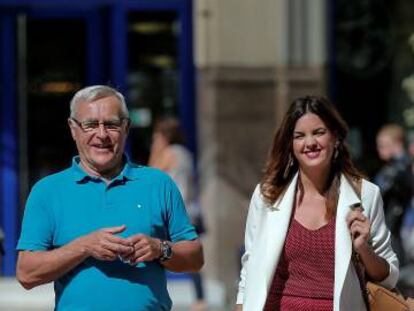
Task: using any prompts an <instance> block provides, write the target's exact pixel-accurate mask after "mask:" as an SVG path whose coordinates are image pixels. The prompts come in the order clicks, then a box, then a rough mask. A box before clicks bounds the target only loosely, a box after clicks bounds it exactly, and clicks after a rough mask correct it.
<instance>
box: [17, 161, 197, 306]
mask: <svg viewBox="0 0 414 311" xmlns="http://www.w3.org/2000/svg"><path fill="white" fill-rule="evenodd" d="M120 225H126V230H125V231H124V232H122V233H120V235H121V236H123V237H128V236H131V235H134V234H138V233H143V234H146V235H149V236H152V237H157V238H160V239H165V240H170V241H172V242H178V241H182V240H193V239H196V238H197V234H196V233H195V230H194V227H193V226H192V225H191V223H190V220H189V217H188V215H187V213H186V210H185V207H184V203H183V200H182V198H181V195H180V192H179V190H178V188H177V187H176V185H175V184H174V182H173V181H172V180H171V178H170V177H168V175H167V174H165V173H163V172H161V171H160V170H157V169H154V168H149V167H145V166H138V165H135V164H132V163H129V162H127V163H126V164H125V166H124V168H123V170H122V172H121V173H120V174H119V175H118V176H117V177H116V178H114V179H113V180H112V181H111V182H110V183H109V184H106V183H105V182H104V181H103V180H101V179H100V178H96V177H93V176H89V175H88V174H86V173H85V171H83V170H82V169H81V167H80V166H79V157H75V158H74V159H73V162H72V166H71V167H70V168H68V169H66V170H64V171H61V172H59V173H57V174H53V175H50V176H48V177H46V178H43V179H42V180H40V181H39V182H37V183H36V184H35V185H34V187H33V189H32V191H31V193H30V195H29V198H28V200H27V203H26V209H25V212H24V218H23V224H22V231H21V235H20V239H19V242H18V245H17V249H18V250H31V251H46V250H52V249H55V248H59V247H61V246H62V245H65V244H67V243H69V242H71V241H73V240H74V239H76V238H78V237H80V236H84V235H86V234H88V233H91V232H93V231H95V230H99V229H102V228H107V227H115V226H120ZM54 288H55V294H56V295H55V310H64V311H66V310H68V311H69V310H70V311H92V310H94V311H98V310H111V311H113V310H120V311H121V310H125V311H127V310H128V311H132V310H133V311H138V310H151V311H154V310H170V309H171V305H172V303H171V299H170V297H169V295H168V292H167V286H166V275H165V270H164V268H163V266H162V265H160V264H159V263H158V262H157V261H152V262H145V263H141V264H138V265H136V266H130V265H128V264H125V263H123V262H121V261H120V260H115V261H99V260H96V259H94V258H92V257H90V258H88V259H86V260H85V261H84V262H82V263H81V264H79V265H78V266H77V267H75V268H74V269H72V270H71V271H69V272H68V273H66V274H65V275H64V276H62V277H61V278H59V279H58V280H56V281H55V282H54Z"/></svg>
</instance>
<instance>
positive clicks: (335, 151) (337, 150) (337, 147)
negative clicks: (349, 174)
mask: <svg viewBox="0 0 414 311" xmlns="http://www.w3.org/2000/svg"><path fill="white" fill-rule="evenodd" d="M334 148H335V150H334V154H333V159H334V161H335V160H336V159H337V158H338V155H339V142H336V143H335V147H334Z"/></svg>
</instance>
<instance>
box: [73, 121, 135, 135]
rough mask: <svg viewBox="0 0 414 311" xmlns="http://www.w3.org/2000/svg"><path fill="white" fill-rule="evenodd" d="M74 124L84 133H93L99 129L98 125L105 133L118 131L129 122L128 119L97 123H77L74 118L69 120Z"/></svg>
mask: <svg viewBox="0 0 414 311" xmlns="http://www.w3.org/2000/svg"><path fill="white" fill-rule="evenodd" d="M70 119H71V120H72V121H73V122H75V123H76V125H77V126H79V127H80V128H81V129H82V130H83V131H84V132H93V131H97V130H98V129H99V126H100V124H102V125H103V127H104V128H105V130H107V131H120V130H121V128H122V126H123V124H124V122H129V119H128V118H121V119H116V120H107V121H98V120H86V121H79V120H76V119H75V118H70Z"/></svg>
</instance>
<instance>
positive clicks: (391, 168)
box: [374, 123, 413, 266]
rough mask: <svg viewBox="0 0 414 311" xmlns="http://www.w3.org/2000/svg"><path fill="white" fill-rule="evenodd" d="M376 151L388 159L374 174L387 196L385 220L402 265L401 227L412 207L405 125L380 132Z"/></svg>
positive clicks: (386, 126) (387, 127)
mask: <svg viewBox="0 0 414 311" xmlns="http://www.w3.org/2000/svg"><path fill="white" fill-rule="evenodd" d="M376 142H377V151H378V156H379V158H380V159H381V160H382V161H384V162H385V164H384V166H383V167H382V168H381V169H380V171H379V172H378V173H377V175H376V176H375V178H374V183H375V184H377V185H378V186H379V187H380V189H381V194H382V197H383V199H384V211H385V223H386V224H387V226H388V228H389V229H390V231H391V235H392V246H393V248H394V250H395V252H396V253H397V256H398V259H399V261H400V265H402V266H403V265H404V264H405V255H404V250H403V246H402V241H401V236H400V230H401V226H402V221H403V217H404V214H405V211H406V210H407V209H408V208H409V207H410V203H411V198H412V194H413V193H412V189H413V184H412V182H413V179H412V171H411V159H410V156H409V155H408V153H407V152H406V150H405V135H404V129H403V128H402V127H401V126H400V125H398V124H393V123H390V124H386V125H384V126H383V127H381V128H380V130H379V131H378V133H377V140H376Z"/></svg>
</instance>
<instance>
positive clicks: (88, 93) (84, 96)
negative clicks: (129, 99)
mask: <svg viewBox="0 0 414 311" xmlns="http://www.w3.org/2000/svg"><path fill="white" fill-rule="evenodd" d="M110 96H115V97H116V98H117V99H118V100H119V103H120V104H121V113H122V116H121V117H123V118H129V111H128V108H127V106H126V103H125V98H124V96H123V95H122V94H121V93H119V92H118V91H117V90H115V89H114V88H112V87H110V86H107V85H92V86H88V87H85V88H83V89H80V90H79V91H77V92H76V93H75V95H74V96H73V98H72V100H71V101H70V117H71V118H74V117H75V115H76V112H77V109H78V106H79V104H80V103H82V102H87V103H91V102H93V101H95V100H98V99H101V98H105V97H110Z"/></svg>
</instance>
